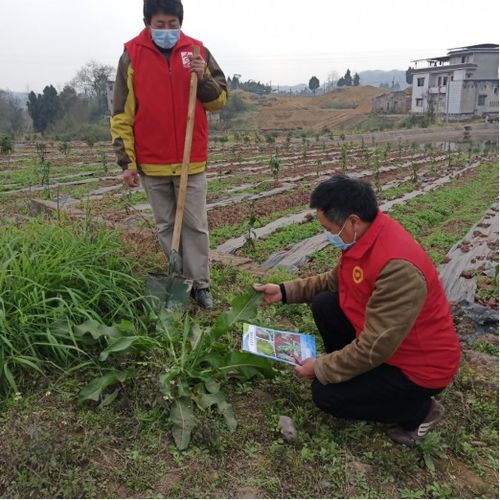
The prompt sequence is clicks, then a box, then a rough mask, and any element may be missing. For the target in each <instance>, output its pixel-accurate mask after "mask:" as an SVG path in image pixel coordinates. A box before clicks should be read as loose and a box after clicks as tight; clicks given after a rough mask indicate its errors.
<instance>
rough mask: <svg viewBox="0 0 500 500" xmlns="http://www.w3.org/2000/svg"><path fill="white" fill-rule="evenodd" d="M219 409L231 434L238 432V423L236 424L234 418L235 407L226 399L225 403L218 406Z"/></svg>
mask: <svg viewBox="0 0 500 500" xmlns="http://www.w3.org/2000/svg"><path fill="white" fill-rule="evenodd" d="M218 409H219V412H220V413H221V414H222V415H223V417H224V420H225V421H226V425H227V427H228V429H229V430H230V431H231V432H234V431H235V430H236V427H237V426H238V422H236V418H235V417H234V410H233V407H232V406H231V405H230V404H229V403H228V402H227V401H226V400H225V398H224V402H222V403H221V404H219V405H218Z"/></svg>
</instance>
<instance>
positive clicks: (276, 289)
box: [253, 283, 283, 305]
mask: <svg viewBox="0 0 500 500" xmlns="http://www.w3.org/2000/svg"><path fill="white" fill-rule="evenodd" d="M253 288H254V290H255V291H256V292H262V293H263V294H264V304H266V305H269V304H274V303H275V302H279V301H280V300H282V298H283V295H282V294H281V289H280V286H279V285H274V284H273V283H268V284H267V285H254V286H253Z"/></svg>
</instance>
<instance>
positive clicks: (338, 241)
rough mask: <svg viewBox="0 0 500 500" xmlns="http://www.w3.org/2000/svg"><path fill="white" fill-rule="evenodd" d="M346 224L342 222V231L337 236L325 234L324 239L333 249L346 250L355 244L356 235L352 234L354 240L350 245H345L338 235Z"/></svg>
mask: <svg viewBox="0 0 500 500" xmlns="http://www.w3.org/2000/svg"><path fill="white" fill-rule="evenodd" d="M346 223H347V220H346V221H345V222H344V225H343V226H342V229H341V230H340V231H339V232H338V233H337V234H332V233H330V232H329V231H327V232H326V239H327V240H328V242H329V243H331V244H332V245H333V246H334V247H335V248H338V249H339V250H347V249H348V248H351V247H352V246H353V245H354V243H356V233H354V240H353V241H352V242H351V243H346V242H345V241H344V240H343V239H342V238H341V237H340V233H341V232H342V231H343V230H344V227H345V225H346Z"/></svg>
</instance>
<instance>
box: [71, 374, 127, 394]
mask: <svg viewBox="0 0 500 500" xmlns="http://www.w3.org/2000/svg"><path fill="white" fill-rule="evenodd" d="M133 373H134V372H133V370H124V371H118V370H111V371H110V372H108V373H106V375H103V376H102V377H97V378H95V379H94V380H92V381H91V382H90V383H89V384H87V385H86V386H85V387H84V388H83V389H82V390H81V391H80V397H79V401H80V402H83V401H87V400H89V399H91V400H93V401H99V398H100V396H101V394H102V392H103V391H104V390H105V389H106V388H108V387H109V386H111V385H114V384H118V383H121V382H124V381H125V380H126V379H127V378H131V377H132V376H133Z"/></svg>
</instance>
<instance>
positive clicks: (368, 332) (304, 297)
mask: <svg viewBox="0 0 500 500" xmlns="http://www.w3.org/2000/svg"><path fill="white" fill-rule="evenodd" d="M337 274H338V268H335V269H333V270H332V271H329V272H326V273H323V274H319V275H316V276H312V277H310V278H305V279H298V280H293V281H288V282H286V283H284V288H285V294H286V297H285V300H286V303H289V304H291V303H300V302H311V300H312V298H313V297H314V296H315V295H317V294H318V293H320V292H323V291H331V292H336V291H337V289H338V277H337ZM426 297H427V285H426V282H425V279H424V277H423V275H422V273H421V272H420V271H419V270H418V269H417V268H416V267H415V266H414V265H412V264H410V263H409V262H407V261H405V260H392V261H390V262H389V263H388V264H387V265H386V266H385V267H384V268H383V269H382V271H381V273H380V275H379V276H378V278H377V281H376V284H375V289H374V291H373V294H372V296H371V298H370V300H369V302H368V304H367V306H366V321H365V327H364V330H363V332H362V334H361V335H359V337H357V338H356V339H355V340H353V341H352V342H351V343H350V344H348V345H347V346H345V347H344V348H343V349H341V350H340V351H335V352H332V353H330V354H325V355H323V356H320V357H319V358H318V360H317V362H316V368H315V372H316V377H317V379H318V380H319V381H320V382H321V383H322V384H327V383H339V382H344V381H346V380H349V379H351V378H353V377H356V376H357V375H361V374H362V373H365V372H367V371H369V370H371V369H372V368H375V367H377V366H379V365H381V364H382V363H384V361H386V360H387V359H389V358H390V357H391V355H392V354H393V353H394V352H395V351H396V349H397V348H398V346H399V345H400V344H401V342H402V341H403V340H404V338H405V337H406V335H407V334H408V332H409V331H410V329H411V327H412V325H413V323H414V322H415V320H416V318H417V316H418V315H419V313H420V310H421V309H422V306H423V304H424V302H425V299H426Z"/></svg>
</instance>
